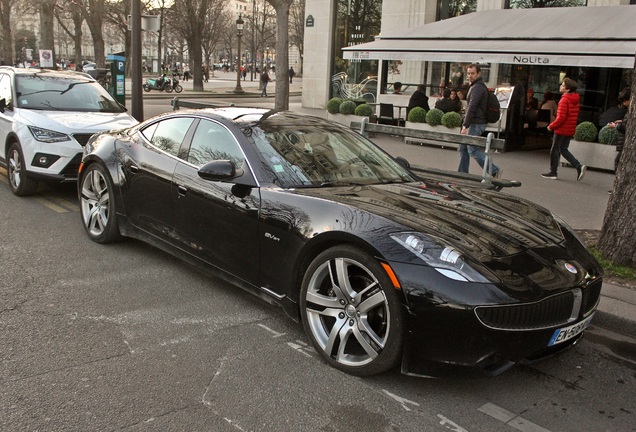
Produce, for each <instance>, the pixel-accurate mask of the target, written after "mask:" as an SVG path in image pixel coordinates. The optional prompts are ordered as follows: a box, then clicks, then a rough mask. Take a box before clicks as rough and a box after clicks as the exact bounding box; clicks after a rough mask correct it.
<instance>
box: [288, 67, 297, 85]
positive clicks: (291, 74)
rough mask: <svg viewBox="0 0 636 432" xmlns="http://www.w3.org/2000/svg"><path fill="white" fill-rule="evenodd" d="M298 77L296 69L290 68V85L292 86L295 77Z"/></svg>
mask: <svg viewBox="0 0 636 432" xmlns="http://www.w3.org/2000/svg"><path fill="white" fill-rule="evenodd" d="M295 76H296V71H295V70H294V67H293V66H291V67H290V68H289V83H290V84H292V83H293V81H294V77H295Z"/></svg>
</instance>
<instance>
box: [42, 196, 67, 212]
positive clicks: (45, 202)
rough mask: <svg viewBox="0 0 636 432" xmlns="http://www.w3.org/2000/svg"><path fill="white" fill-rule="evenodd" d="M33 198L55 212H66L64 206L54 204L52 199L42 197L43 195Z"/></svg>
mask: <svg viewBox="0 0 636 432" xmlns="http://www.w3.org/2000/svg"><path fill="white" fill-rule="evenodd" d="M35 200H36V201H37V202H39V203H40V204H42V205H43V206H44V207H48V208H50V209H51V210H53V211H54V212H57V213H68V210H67V209H65V208H64V207H61V206H59V205H57V204H55V203H54V202H53V201H49V200H48V199H46V198H43V197H35Z"/></svg>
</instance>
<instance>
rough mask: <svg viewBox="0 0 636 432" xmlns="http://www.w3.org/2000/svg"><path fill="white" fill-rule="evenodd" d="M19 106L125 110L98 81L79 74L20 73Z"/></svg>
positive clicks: (73, 109)
mask: <svg viewBox="0 0 636 432" xmlns="http://www.w3.org/2000/svg"><path fill="white" fill-rule="evenodd" d="M16 95H17V107H18V108H28V109H33V110H49V111H82V112H108V113H119V112H123V111H124V110H123V108H122V107H121V106H120V105H119V104H118V103H117V102H116V101H115V100H114V99H113V98H112V97H111V95H110V94H109V93H108V92H107V91H106V90H104V88H103V87H102V86H101V85H99V84H98V83H97V82H95V81H93V80H90V79H87V78H84V77H82V76H80V75H77V76H54V75H45V74H39V73H34V74H32V75H18V76H16Z"/></svg>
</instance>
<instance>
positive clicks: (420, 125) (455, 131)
mask: <svg viewBox="0 0 636 432" xmlns="http://www.w3.org/2000/svg"><path fill="white" fill-rule="evenodd" d="M405 127H407V128H410V129H420V130H426V131H431V132H439V133H443V134H449V133H451V134H459V133H460V131H461V128H459V127H457V128H452V129H449V128H447V127H446V126H442V125H439V126H431V125H429V124H428V123H415V122H410V121H407V122H406V125H405ZM404 142H411V143H418V144H427V145H433V146H438V147H441V148H453V149H456V148H458V147H459V145H458V144H452V143H441V142H436V141H435V140H428V139H422V138H411V137H405V138H404Z"/></svg>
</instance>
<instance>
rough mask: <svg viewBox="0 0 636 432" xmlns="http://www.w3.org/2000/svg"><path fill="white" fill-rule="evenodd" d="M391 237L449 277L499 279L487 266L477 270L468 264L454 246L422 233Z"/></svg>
mask: <svg viewBox="0 0 636 432" xmlns="http://www.w3.org/2000/svg"><path fill="white" fill-rule="evenodd" d="M391 238H392V239H393V240H395V241H396V242H398V243H399V244H401V245H402V246H404V247H405V248H406V249H408V250H409V251H411V252H412V253H413V254H415V256H417V257H418V258H420V259H421V260H422V261H424V262H425V263H426V264H428V265H429V266H431V267H432V268H434V269H435V270H437V271H438V272H439V273H441V274H443V275H444V276H446V277H447V278H449V279H453V280H457V281H462V282H481V283H487V282H497V281H498V279H497V278H496V277H495V276H494V275H493V274H492V273H491V272H490V271H489V270H487V269H486V268H482V269H480V270H481V271H477V270H475V269H474V268H473V267H472V266H470V265H468V263H467V262H466V260H465V259H464V257H462V254H461V253H460V252H459V251H458V250H457V249H455V248H453V247H452V246H442V245H441V244H439V243H436V242H434V241H432V240H430V239H429V238H427V237H425V236H423V235H422V234H420V233H411V232H406V233H399V234H393V235H391ZM484 274H485V275H488V276H490V278H488V277H486V276H485V275H484Z"/></svg>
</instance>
